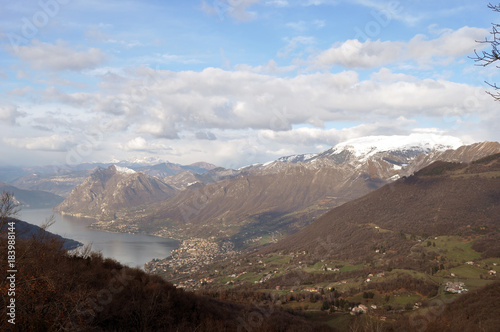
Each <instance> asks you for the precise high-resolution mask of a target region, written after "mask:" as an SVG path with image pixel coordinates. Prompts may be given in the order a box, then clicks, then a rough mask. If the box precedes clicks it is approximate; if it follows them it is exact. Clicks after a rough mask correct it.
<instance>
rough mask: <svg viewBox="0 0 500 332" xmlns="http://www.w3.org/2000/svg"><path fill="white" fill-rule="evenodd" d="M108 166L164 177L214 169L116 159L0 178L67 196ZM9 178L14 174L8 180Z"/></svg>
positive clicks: (10, 171)
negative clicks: (95, 172) (96, 171)
mask: <svg viewBox="0 0 500 332" xmlns="http://www.w3.org/2000/svg"><path fill="white" fill-rule="evenodd" d="M112 165H116V166H117V167H126V168H130V169H133V170H135V171H142V172H144V173H146V174H148V175H150V176H156V177H159V178H164V177H168V176H172V175H176V174H179V173H181V172H185V171H191V172H194V173H196V174H203V173H205V172H207V171H211V170H213V169H215V168H217V167H216V166H215V165H212V164H209V163H205V162H199V163H194V164H191V165H180V164H174V163H169V162H163V163H160V164H144V163H138V162H132V163H131V162H118V163H116V164H109V163H93V164H81V165H75V166H65V167H56V166H47V167H26V168H5V169H0V179H1V178H5V179H10V181H9V183H10V184H11V185H14V186H16V187H18V188H21V189H26V190H43V191H48V192H51V193H53V194H57V195H59V196H63V197H68V196H69V194H70V193H71V191H72V190H73V189H74V188H75V187H76V186H78V185H79V184H81V183H82V182H83V181H84V180H85V179H86V178H87V177H88V176H89V175H90V174H91V173H92V172H94V171H95V170H96V169H98V168H108V167H110V166H112ZM12 177H14V178H13V179H12Z"/></svg>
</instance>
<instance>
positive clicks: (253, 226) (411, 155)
mask: <svg viewBox="0 0 500 332" xmlns="http://www.w3.org/2000/svg"><path fill="white" fill-rule="evenodd" d="M392 141H394V142H392ZM374 142H375V143H371V144H370V143H369V139H365V140H358V143H362V144H361V147H360V145H355V144H352V142H350V144H343V145H342V144H341V145H339V146H336V147H333V148H332V149H329V150H327V151H325V152H323V153H319V154H316V155H312V156H311V155H308V156H307V157H306V156H303V157H301V156H299V157H287V158H280V159H278V160H276V161H274V162H270V163H266V164H256V165H251V166H247V167H244V168H241V169H239V170H224V169H214V170H212V171H208V172H206V173H205V174H203V176H201V177H198V176H197V177H194V176H193V175H192V174H191V175H189V174H187V173H186V174H185V176H186V180H187V181H189V183H188V184H189V185H188V186H187V185H182V181H181V182H179V183H177V184H176V185H175V186H176V188H178V189H180V191H178V192H177V193H176V194H175V195H173V196H171V197H169V198H168V199H166V200H158V201H157V202H156V203H152V204H148V205H147V209H144V207H138V208H129V209H123V210H121V211H119V213H117V214H116V215H115V216H114V217H115V218H114V219H113V223H112V224H108V225H106V226H105V227H106V229H108V230H118V229H119V227H123V226H126V225H134V228H135V229H142V230H145V231H147V232H151V233H155V234H157V235H163V236H170V237H182V236H188V237H189V236H201V237H209V236H214V237H216V238H230V239H232V240H234V241H236V242H242V241H245V240H246V239H249V238H258V237H259V236H262V235H264V234H269V233H272V232H284V233H291V232H292V233H293V232H295V231H297V230H299V229H301V228H303V227H304V226H306V225H308V224H309V223H310V222H311V221H312V220H314V219H315V218H316V217H319V216H320V215H321V214H323V213H324V212H326V211H328V210H330V209H332V208H334V207H336V206H339V205H341V204H343V203H345V202H348V201H351V200H353V199H356V198H358V197H361V196H363V195H365V194H367V193H369V192H371V191H373V190H375V189H377V188H380V187H382V186H383V185H385V184H387V183H391V182H393V181H395V180H397V179H399V178H401V177H404V176H408V175H410V174H412V173H413V172H415V171H416V170H419V169H421V168H423V167H425V166H427V165H428V164H429V163H431V162H432V161H435V160H445V161H458V162H467V161H470V160H476V159H479V158H482V157H484V156H487V155H489V154H491V153H494V152H500V143H496V142H483V143H476V144H473V145H470V146H462V147H459V148H458V149H455V148H456V146H458V145H459V144H460V141H459V140H457V139H454V138H450V137H440V136H439V135H433V134H425V135H414V136H413V137H410V138H408V139H406V140H405V139H402V138H401V137H399V136H396V137H376V138H375V139H374ZM381 142H383V143H384V144H380V143H381ZM373 144H374V146H371V145H373ZM377 144H378V147H377ZM398 144H399V145H398ZM398 146H399V148H398ZM299 160H302V161H299ZM209 175H211V178H210V176H209ZM203 177H205V178H204V179H203ZM165 181H167V180H165Z"/></svg>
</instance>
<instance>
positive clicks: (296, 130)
mask: <svg viewBox="0 0 500 332" xmlns="http://www.w3.org/2000/svg"><path fill="white" fill-rule="evenodd" d="M0 1H1V2H0V133H1V134H0V166H33V165H60V166H65V165H66V166H67V165H70V166H71V165H75V164H79V163H84V162H116V161H120V160H129V161H149V162H160V161H169V162H173V163H179V164H191V163H194V162H199V161H205V162H209V163H213V164H215V165H218V166H223V167H228V168H237V167H241V166H245V165H249V164H253V163H257V162H267V161H271V160H275V159H277V158H279V157H281V156H287V155H293V154H300V153H315V152H321V151H324V150H326V149H328V148H330V147H332V146H334V145H335V144H337V143H340V142H344V141H346V140H349V139H354V138H358V137H364V136H373V135H410V134H412V133H433V134H442V135H452V136H455V137H458V138H460V139H461V140H462V141H463V142H464V143H466V144H469V143H473V142H478V141H485V140H488V141H499V140H500V130H498V124H499V123H500V112H498V109H499V106H500V104H498V102H496V101H494V100H493V98H492V97H491V96H489V95H488V94H487V93H486V91H488V90H489V87H488V85H487V84H486V83H485V81H487V82H490V83H494V82H499V83H500V77H499V75H498V72H499V71H500V69H498V68H496V67H495V65H490V66H487V67H483V66H478V65H477V63H475V62H474V60H473V59H471V58H470V57H471V56H473V55H474V50H477V51H478V52H481V51H482V50H485V51H488V44H484V43H478V42H477V41H478V40H485V38H490V31H491V24H492V23H496V22H498V23H500V13H496V12H493V11H491V10H490V9H488V8H487V4H488V1H478V0H455V1H448V0H446V1H429V0H419V1H392V0H389V1H381V0H354V1H352V0H351V1H344V0H305V1H295V0H201V1H200V0H193V1H189V0H187V1H160V0H146V1H144V0H143V1H139V0H120V1H118V0H106V1H102V0H101V1H96V0H22V1H6V0H0ZM490 90H491V89H490Z"/></svg>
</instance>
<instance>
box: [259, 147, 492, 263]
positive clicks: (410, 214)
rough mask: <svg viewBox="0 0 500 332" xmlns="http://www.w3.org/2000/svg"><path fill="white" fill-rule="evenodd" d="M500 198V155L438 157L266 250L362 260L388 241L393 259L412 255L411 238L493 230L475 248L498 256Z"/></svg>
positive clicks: (388, 247) (386, 257)
mask: <svg viewBox="0 0 500 332" xmlns="http://www.w3.org/2000/svg"><path fill="white" fill-rule="evenodd" d="M499 202H500V154H494V155H490V156H488V157H485V158H482V159H479V160H476V161H474V162H471V163H469V164H465V163H457V162H445V161H436V162H434V163H433V164H431V165H429V166H427V167H426V168H424V169H422V170H420V171H418V172H416V173H415V174H414V175H411V176H409V177H403V178H401V179H399V180H397V181H396V182H394V183H392V184H389V185H386V186H384V187H383V188H380V189H378V190H376V191H373V192H371V193H369V194H367V195H365V196H363V197H361V198H359V199H356V200H353V201H351V202H348V203H346V204H344V205H342V206H339V207H337V208H335V209H333V210H331V211H330V212H328V213H326V214H325V215H323V216H322V217H321V218H318V219H317V220H315V221H314V222H313V223H312V224H311V225H309V226H308V227H305V228H304V229H302V230H301V231H299V232H297V233H295V234H293V235H291V236H289V237H288V238H285V239H283V240H282V241H279V242H278V243H276V244H273V245H271V246H269V247H267V248H265V249H264V251H265V252H278V251H285V252H298V251H307V252H308V253H310V254H311V255H313V256H316V257H328V258H335V259H353V258H355V259H357V260H360V261H362V260H364V259H365V258H370V257H373V255H374V250H373V248H374V247H379V246H381V245H382V246H384V248H385V252H386V253H387V255H386V256H385V259H391V257H394V256H401V255H403V256H406V255H409V254H410V248H411V246H412V245H413V244H412V242H411V241H407V238H410V237H421V238H424V239H425V238H428V237H429V236H431V237H435V236H451V235H459V236H462V237H471V238H476V239H477V238H478V237H480V236H483V235H487V236H486V237H485V238H483V239H481V240H480V241H476V243H475V246H474V247H473V248H474V249H476V250H477V251H479V252H483V254H484V255H485V257H489V256H497V255H499V254H500V245H499V243H500V237H499V236H500V235H499V234H500V233H499V232H498V231H499V230H500V228H499V227H500V223H499V222H500V220H499V219H498V216H500V204H499ZM486 242H487V243H488V244H487V245H486V244H485V243H486Z"/></svg>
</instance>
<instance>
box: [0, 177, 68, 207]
mask: <svg viewBox="0 0 500 332" xmlns="http://www.w3.org/2000/svg"><path fill="white" fill-rule="evenodd" d="M2 192H9V193H11V194H13V195H14V199H15V200H16V204H19V205H20V206H21V207H22V208H31V209H44V208H52V207H54V206H56V205H57V204H59V203H61V202H62V201H63V200H64V197H61V196H58V195H55V194H52V193H50V192H46V191H41V190H24V189H19V188H17V187H14V186H11V185H9V184H6V183H3V182H0V193H2Z"/></svg>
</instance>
